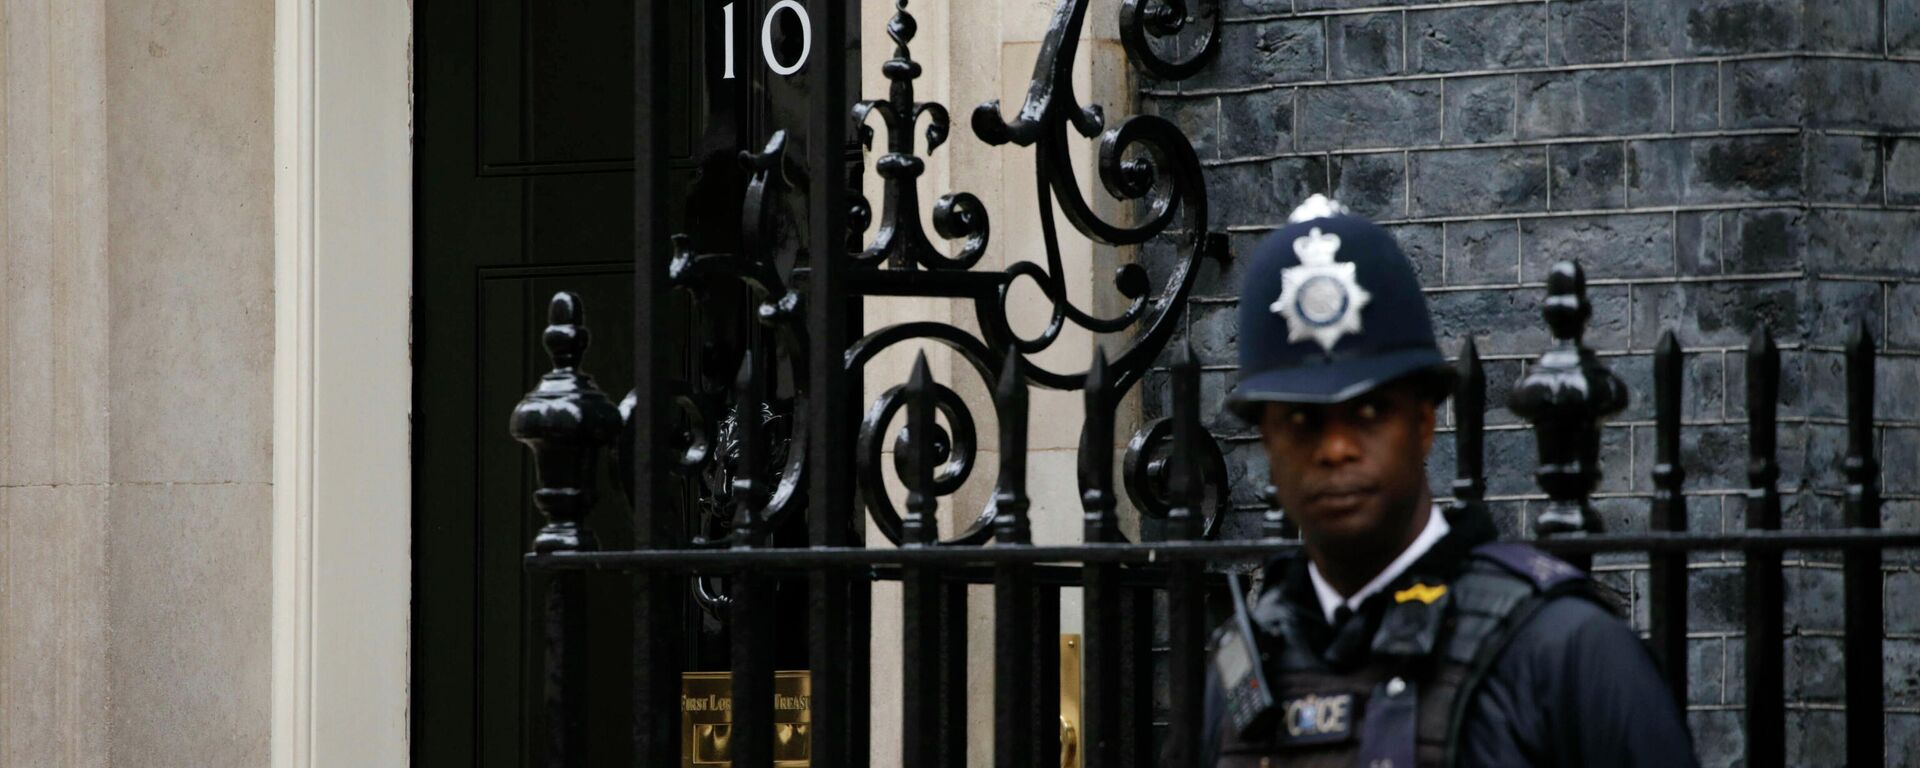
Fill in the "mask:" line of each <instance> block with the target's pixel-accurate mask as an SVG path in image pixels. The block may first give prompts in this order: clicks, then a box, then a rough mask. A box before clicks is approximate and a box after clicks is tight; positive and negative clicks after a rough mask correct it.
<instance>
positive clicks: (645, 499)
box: [555, 0, 688, 768]
mask: <svg viewBox="0 0 1920 768" xmlns="http://www.w3.org/2000/svg"><path fill="white" fill-rule="evenodd" d="M678 1H679V0H635V6H634V25H633V29H634V56H633V61H634V80H633V86H634V115H633V129H634V150H635V152H634V156H633V163H634V168H633V176H634V185H635V186H634V196H633V197H634V216H633V225H634V232H633V243H634V264H633V309H634V315H633V362H632V365H633V370H634V373H635V375H634V377H633V402H634V406H633V410H632V412H631V413H629V414H628V415H627V429H628V431H629V432H630V433H631V434H632V435H633V438H634V443H633V445H634V450H633V459H632V464H631V466H629V467H626V468H625V470H626V471H627V472H629V473H631V474H632V477H633V482H632V486H631V490H630V491H629V494H628V496H629V498H628V502H629V503H630V504H632V505H633V517H634V520H633V546H634V549H635V550H637V551H644V550H649V549H660V550H665V549H672V548H675V547H681V546H685V543H686V537H685V531H684V530H683V526H682V523H681V521H680V516H679V515H678V514H675V513H673V510H674V509H675V507H674V503H673V498H672V496H671V492H670V490H669V487H668V479H667V471H668V467H667V466H666V464H667V462H668V456H669V450H668V447H667V446H668V435H669V434H670V433H671V431H672V427H671V425H670V424H669V421H668V413H669V403H670V402H671V398H672V392H671V391H670V390H669V387H668V378H667V376H666V372H667V371H668V370H669V367H670V365H671V359H670V358H669V349H668V347H667V342H666V340H665V339H664V338H663V337H664V335H665V333H666V330H667V329H668V328H669V327H671V326H670V324H669V323H668V319H667V317H666V313H667V311H668V303H667V295H668V291H669V287H668V286H669V278H668V275H667V269H668V265H669V263H670V262H671V258H672V252H671V250H670V241H669V239H668V236H669V235H671V234H672V232H670V231H668V229H667V210H668V202H667V195H668V194H669V189H670V187H669V186H668V185H667V149H666V148H667V146H668V142H669V140H670V129H669V125H670V123H669V120H668V114H667V112H668V109H667V105H668V104H671V103H672V101H671V100H670V98H669V94H668V93H667V88H668V87H670V86H669V85H668V83H669V82H671V80H670V78H669V73H668V62H669V60H670V53H669V52H670V51H671V50H672V45H673V34H672V29H673V24H672V22H671V20H670V15H669V13H668V7H669V6H670V5H671V4H672V3H674V2H678ZM633 580H634V589H633V595H634V597H633V601H634V605H633V617H632V621H633V662H634V663H633V669H632V675H633V717H634V723H633V739H634V749H633V754H634V757H635V759H636V760H639V761H641V762H642V763H644V764H646V765H651V766H665V765H672V764H673V763H674V762H675V761H678V760H679V759H680V750H681V744H680V729H679V720H680V673H681V669H682V667H683V665H684V662H683V661H682V658H683V654H684V651H683V649H682V648H681V632H680V631H679V630H680V622H681V621H682V618H681V617H683V616H684V615H685V614H686V611H687V600H688V598H687V595H686V581H685V580H684V579H683V578H681V577H680V574H677V573H671V572H663V571H646V570H642V571H636V572H635V573H634V575H633ZM555 768H558V764H556V765H555Z"/></svg>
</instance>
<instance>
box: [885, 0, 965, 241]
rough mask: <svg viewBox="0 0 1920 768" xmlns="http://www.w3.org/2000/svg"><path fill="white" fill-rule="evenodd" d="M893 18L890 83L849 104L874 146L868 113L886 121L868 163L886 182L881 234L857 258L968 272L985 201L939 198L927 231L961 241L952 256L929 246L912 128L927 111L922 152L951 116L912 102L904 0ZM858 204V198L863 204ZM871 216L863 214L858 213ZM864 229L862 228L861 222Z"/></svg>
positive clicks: (913, 70)
mask: <svg viewBox="0 0 1920 768" xmlns="http://www.w3.org/2000/svg"><path fill="white" fill-rule="evenodd" d="M896 8H897V9H898V10H897V11H895V13H894V14H893V18H892V19H891V20H890V21H888V22H887V36H888V37H891V38H893V42H894V47H893V58H891V59H888V60H887V61H886V63H884V64H882V65H881V66H880V72H881V73H882V74H884V75H886V78H887V79H888V80H889V81H892V83H893V85H892V87H891V88H890V89H889V91H888V96H887V99H886V100H884V101H882V100H870V101H861V102H857V103H855V104H854V105H853V122H854V123H855V124H856V125H858V126H859V134H860V142H861V144H862V145H864V146H866V147H867V148H869V149H871V148H872V147H873V128H872V127H871V126H868V125H867V124H866V123H867V117H868V116H870V115H874V114H878V115H879V116H880V119H881V121H882V122H884V123H886V124H887V153H886V154H884V155H881V156H880V158H879V159H878V160H876V161H874V164H873V168H874V170H875V171H877V172H878V173H879V174H880V178H882V179H885V180H886V191H885V197H884V198H883V199H882V201H881V206H880V231H879V232H878V233H876V234H875V236H874V239H873V242H872V243H871V244H870V245H868V246H867V248H866V251H865V252H864V253H862V254H861V255H860V256H859V257H858V260H859V261H861V262H865V263H878V262H881V261H885V262H886V263H887V265H888V266H890V267H893V268H895V269H967V268H970V267H972V266H973V265H974V264H975V263H978V262H979V261H980V257H981V256H984V255H986V252H987V239H988V235H989V232H990V230H991V225H990V224H989V223H988V218H987V206H986V204H985V203H982V202H980V199H979V198H977V197H974V196H973V195H972V194H969V193H966V192H960V193H956V194H949V195H943V196H941V198H940V199H939V200H937V201H935V202H934V206H933V228H934V231H935V232H937V233H938V234H939V235H940V236H941V237H943V238H946V239H949V240H959V239H965V240H966V242H965V243H964V244H962V245H961V246H960V247H959V248H958V250H956V251H955V253H954V255H953V256H951V257H948V256H945V255H942V254H941V253H940V252H939V251H937V250H934V247H933V243H932V242H931V241H930V240H928V239H927V233H926V230H924V229H922V228H921V226H920V191H919V179H920V175H921V174H923V173H925V172H926V170H927V163H926V161H925V160H922V159H920V158H919V157H917V156H915V155H914V141H913V133H914V128H915V127H916V126H918V125H919V123H920V117H921V116H922V115H925V116H927V118H928V120H927V133H926V135H927V154H933V151H934V150H936V149H939V148H940V145H941V144H945V143H946V141H947V133H948V131H949V130H951V125H952V121H951V119H950V118H949V117H948V114H947V108H946V107H945V106H943V105H941V104H940V103H938V102H931V101H928V102H922V101H914V97H913V81H914V80H917V79H919V78H920V72H921V69H920V63H919V62H917V61H914V60H913V52H912V51H911V50H910V49H909V48H908V43H911V42H912V41H913V38H914V35H915V34H917V33H918V32H919V29H920V25H919V23H918V22H916V21H914V18H913V14H911V13H908V12H907V0H900V2H899V3H898V4H897V5H896ZM862 203H864V201H862ZM861 213H865V215H867V216H870V215H871V213H870V212H864V211H863V212H857V213H856V215H855V217H854V220H855V221H858V219H859V217H860V215H861ZM862 229H863V230H864V227H862Z"/></svg>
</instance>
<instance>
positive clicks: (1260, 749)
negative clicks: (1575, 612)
mask: <svg viewBox="0 0 1920 768" xmlns="http://www.w3.org/2000/svg"><path fill="white" fill-rule="evenodd" d="M1437 586H1439V585H1438V584H1437V583H1435V582H1433V581H1430V580H1429V581H1426V582H1424V583H1420V582H1416V585H1415V587H1414V588H1411V589H1406V590H1400V591H1397V592H1396V591H1395V590H1392V589H1389V590H1388V592H1387V595H1386V597H1387V599H1389V600H1391V601H1392V602H1390V603H1389V604H1388V605H1387V607H1386V609H1385V611H1384V612H1383V613H1382V614H1381V615H1380V619H1379V624H1378V625H1377V627H1375V628H1371V629H1372V632H1371V636H1370V637H1369V636H1368V634H1367V633H1366V632H1365V631H1363V630H1364V629H1365V628H1353V629H1352V630H1349V631H1346V632H1342V633H1340V634H1339V636H1336V638H1335V639H1334V641H1333V643H1332V644H1331V645H1330V646H1329V647H1328V648H1326V649H1325V650H1324V651H1321V652H1315V651H1314V650H1313V649H1312V646H1311V645H1310V644H1309V643H1308V642H1307V640H1306V638H1305V636H1304V632H1303V630H1302V627H1301V625H1300V621H1299V616H1298V615H1297V613H1296V612H1297V611H1299V610H1303V609H1302V608H1300V607H1298V606H1296V605H1295V604H1293V603H1292V602H1289V601H1287V600H1284V599H1281V598H1280V597H1279V595H1280V593H1281V590H1280V589H1279V588H1278V586H1277V585H1274V586H1270V587H1268V588H1267V589H1266V590H1265V591H1263V592H1262V594H1261V598H1260V601H1259V606H1258V610H1256V611H1255V617H1256V618H1255V625H1256V626H1255V634H1256V635H1257V636H1258V637H1257V640H1258V643H1259V646H1260V656H1261V662H1262V663H1263V664H1265V665H1266V670H1267V679H1268V680H1269V681H1270V682H1271V685H1272V686H1273V688H1274V691H1273V694H1274V700H1275V701H1276V702H1277V705H1276V707H1275V711H1274V713H1273V714H1272V716H1270V717H1268V718H1267V719H1266V720H1264V721H1262V722H1261V723H1259V724H1256V725H1255V726H1254V727H1253V728H1251V729H1249V730H1250V732H1249V733H1245V734H1240V733H1233V732H1231V731H1232V730H1233V727H1232V725H1231V724H1230V723H1229V722H1227V721H1226V719H1225V718H1223V722H1222V723H1221V724H1220V725H1219V726H1218V727H1219V728H1220V733H1218V734H1217V736H1218V738H1219V744H1220V752H1219V759H1218V762H1216V763H1215V766H1216V768H1278V767H1279V766H1287V767H1288V768H1294V767H1299V768H1347V767H1348V766H1359V767H1360V768H1453V766H1454V765H1456V764H1457V762H1458V757H1457V753H1458V748H1459V738H1460V730H1461V725H1462V723H1463V721H1464V720H1465V719H1466V715H1467V711H1468V706H1467V705H1468V703H1469V702H1470V701H1471V700H1472V698H1473V695H1474V694H1475V693H1476V692H1477V690H1478V687H1479V684H1480V683H1481V682H1482V681H1483V680H1485V679H1486V676H1487V674H1488V672H1489V671H1490V670H1491V669H1492V668H1493V665H1494V662H1496V661H1497V660H1498V659H1499V657H1500V654H1501V652H1502V651H1504V650H1505V649H1506V647H1507V645H1508V643H1509V642H1510V641H1511V640H1512V639H1513V637H1514V635H1515V634H1516V633H1517V632H1518V630H1519V629H1520V627H1522V626H1523V625H1524V624H1525V623H1526V621H1527V620H1528V619H1529V618H1530V617H1531V616H1532V615H1533V613H1534V611H1536V610H1538V609H1539V608H1540V606H1541V605H1543V604H1545V603H1546V602H1547V601H1548V600H1551V599H1554V598H1557V597H1561V596H1569V595H1571V596H1578V597H1583V598H1586V599H1591V600H1595V601H1596V602H1599V603H1601V604H1602V605H1605V606H1607V607H1608V608H1609V609H1612V610H1617V607H1616V606H1614V605H1612V604H1611V603H1610V601H1608V600H1607V599H1606V598H1605V597H1604V596H1603V595H1602V594H1601V593H1600V592H1599V591H1597V590H1596V589H1595V588H1594V585H1593V583H1592V582H1591V581H1590V580H1589V579H1587V577H1586V575H1585V574H1583V573H1581V572H1580V571H1579V570H1578V569H1575V568H1574V567H1573V566H1570V565H1568V564H1566V563H1565V562H1562V561H1560V560H1558V559H1555V558H1553V557H1552V556H1550V555H1547V554H1545V553H1543V552H1541V551H1539V550H1537V549H1534V548H1532V547H1530V546H1527V545H1525V544H1518V543H1496V544H1486V545H1482V546H1480V547H1477V548H1475V549H1474V550H1473V552H1472V555H1471V556H1470V557H1469V558H1468V559H1467V563H1466V566H1465V568H1464V569H1463V570H1462V571H1461V572H1460V573H1459V575H1457V576H1455V577H1454V578H1453V579H1452V581H1451V582H1449V583H1446V584H1445V585H1444V586H1445V589H1444V591H1443V592H1442V593H1441V594H1439V595H1438V596H1437V597H1435V596H1434V595H1435V591H1436V590H1435V588H1436V587H1437ZM1304 610H1313V609H1311V608H1306V609H1304ZM1357 618H1358V617H1356V620H1357ZM1355 630H1362V631H1355ZM1216 637H1218V635H1217V634H1216ZM1216 646H1217V643H1216Z"/></svg>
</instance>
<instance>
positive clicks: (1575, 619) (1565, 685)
mask: <svg viewBox="0 0 1920 768" xmlns="http://www.w3.org/2000/svg"><path fill="white" fill-rule="evenodd" d="M1460 747H1461V753H1460V758H1461V759H1460V763H1459V764H1460V765H1463V766H1464V765H1553V766H1561V767H1562V768H1578V767H1580V766H1595V767H1596V768H1597V767H1598V766H1680V767H1681V768H1692V767H1693V766H1697V765H1698V764H1699V763H1698V762H1697V760H1696V758H1695V756H1694V753H1693V743H1692V739H1691V738H1690V737H1689V736H1688V733H1687V725H1686V721H1685V719H1684V715H1683V714H1682V713H1681V711H1680V708H1679V707H1678V706H1677V705H1676V704H1675V702H1674V700H1673V697H1672V695H1671V694H1670V693H1669V692H1668V690H1667V687H1666V681H1665V680H1664V679H1662V678H1661V676H1660V673H1659V670H1658V668H1657V667H1656V666H1655V664H1654V661H1653V657H1652V655H1651V654H1650V653H1649V652H1648V650H1647V648H1646V645H1645V644H1643V643H1642V642H1641V640H1640V638H1639V637H1638V636H1637V635H1635V634H1634V633H1633V631H1632V630H1630V629H1629V628H1628V627H1627V625H1626V624H1625V623H1624V622H1622V621H1620V620H1619V619H1618V618H1616V617H1614V616H1613V615H1612V614H1610V613H1607V612H1606V611H1605V610H1604V609H1602V608H1601V607H1600V606H1598V605H1595V604H1593V603H1592V602H1589V601H1587V600H1584V599H1580V598H1560V599H1556V600H1553V601H1552V602H1549V603H1547V604H1546V605H1545V606H1542V607H1541V608H1540V610H1539V612H1538V613H1536V614H1534V615H1533V616H1532V617H1531V618H1530V619H1529V620H1528V621H1527V624H1526V625H1525V626H1523V627H1522V628H1521V629H1520V631H1519V633H1518V634H1517V635H1515V636H1514V639H1513V642H1512V644H1511V645H1509V646H1508V647H1507V650H1506V652H1505V653H1503V654H1501V656H1500V659H1499V661H1497V662H1496V663H1495V665H1494V668H1493V670H1491V672H1490V674H1489V676H1488V678H1487V680H1486V682H1485V683H1484V684H1483V687H1482V688H1481V691H1480V694H1479V695H1478V696H1476V697H1475V698H1474V701H1473V704H1472V705H1471V710H1470V712H1469V714H1468V716H1467V718H1466V720H1465V721H1464V723H1463V724H1462V733H1461V740H1460Z"/></svg>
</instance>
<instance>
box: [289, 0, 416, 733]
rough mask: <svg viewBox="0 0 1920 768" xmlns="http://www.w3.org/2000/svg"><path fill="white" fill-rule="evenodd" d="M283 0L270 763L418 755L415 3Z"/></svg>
mask: <svg viewBox="0 0 1920 768" xmlns="http://www.w3.org/2000/svg"><path fill="white" fill-rule="evenodd" d="M411 5H412V4H411V2H409V1H408V0H325V1H324V2H322V1H321V0H275V2H274V11H275V22H274V23H275V50H274V165H275V178H274V230H275V232H274V251H275V253H274V291H275V297H274V325H275V337H274V349H275V355H274V429H273V483H274V488H273V574H274V576H273V580H274V583H273V650H274V659H273V741H272V750H273V751H272V754H273V765H274V766H275V768H321V767H323V766H345V765H364V766H402V765H406V764H407V760H408V754H407V752H408V749H407V732H408V718H407V688H408V680H409V675H408V646H409V638H408V619H409V615H410V601H411V593H412V567H411V555H410V548H411V546H412V530H411V529H412V512H411V496H410V488H411V486H410V481H411V461H410V458H409V439H410V437H409V417H410V409H411V404H412V387H413V371H412V365H411V360H410V352H409V335H410V309H409V303H410V302H409V299H410V295H411V291H412V276H413V229H412V228H413V223H412V220H413V152H412V136H411V134H412V89H411V82H410V80H411V69H412V33H413V22H412V8H411Z"/></svg>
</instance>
